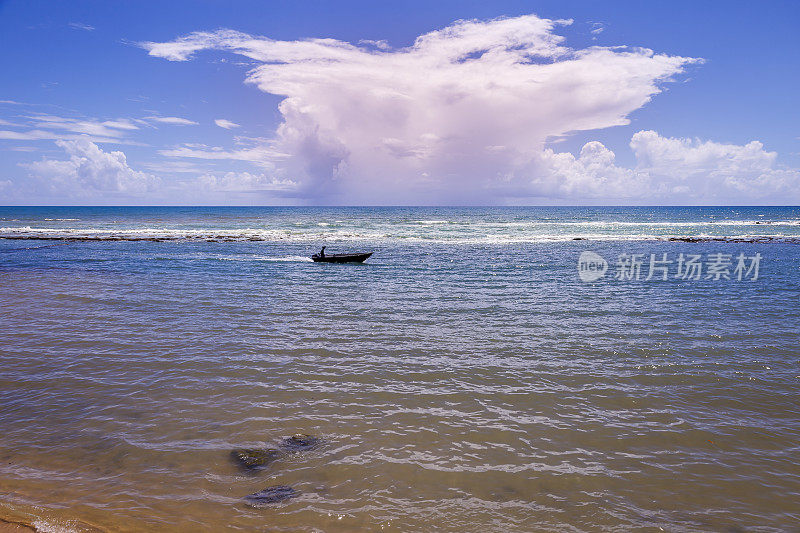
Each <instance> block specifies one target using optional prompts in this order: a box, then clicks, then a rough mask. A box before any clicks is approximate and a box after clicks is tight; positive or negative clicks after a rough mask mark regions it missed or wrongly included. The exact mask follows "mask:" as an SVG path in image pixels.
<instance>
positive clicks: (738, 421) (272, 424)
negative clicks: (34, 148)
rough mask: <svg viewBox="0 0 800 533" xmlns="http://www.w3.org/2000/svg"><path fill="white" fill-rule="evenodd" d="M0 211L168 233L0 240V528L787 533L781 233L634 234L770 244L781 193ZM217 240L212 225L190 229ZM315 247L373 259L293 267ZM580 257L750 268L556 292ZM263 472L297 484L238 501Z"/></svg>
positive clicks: (788, 366)
mask: <svg viewBox="0 0 800 533" xmlns="http://www.w3.org/2000/svg"><path fill="white" fill-rule="evenodd" d="M759 215H761V216H759ZM0 218H3V219H4V220H2V221H0V225H2V226H7V227H14V228H20V227H30V228H45V229H47V231H50V232H51V234H48V235H49V236H51V237H58V238H62V237H59V236H58V235H54V234H53V233H54V232H55V233H58V232H60V233H59V235H61V236H63V235H66V234H72V235H75V234H76V233H78V232H82V233H81V235H82V236H83V237H86V236H87V235H88V236H90V237H91V238H92V239H95V238H101V239H103V238H105V236H107V235H120V234H125V232H134V231H135V232H138V234H145V235H148V236H153V235H155V234H156V232H157V231H160V232H165V231H166V232H168V234H169V236H170V237H175V238H176V239H177V240H172V241H168V242H149V241H110V242H109V241H107V240H86V241H63V240H55V241H41V240H0V287H2V290H1V291H0V339H2V341H0V516H8V517H12V518H19V519H26V520H28V521H32V522H33V521H36V522H38V524H39V525H40V526H45V528H47V527H56V526H57V527H67V528H68V529H69V528H71V529H76V530H85V529H89V528H92V527H96V528H100V529H103V530H109V531H146V530H170V531H187V532H188V531H220V530H226V529H229V530H240V531H251V530H263V531H308V530H319V531H354V530H369V531H374V530H384V531H436V530H438V531H570V530H573V531H604V530H605V531H629V530H641V531H649V530H652V531H658V530H659V528H663V529H665V530H668V531H698V530H707V531H738V530H744V531H751V530H755V531H787V530H789V531H791V530H797V526H796V524H797V522H798V520H800V505H798V504H797V502H798V501H800V466H798V458H800V455H799V454H800V402H798V399H797V394H796V392H797V387H798V385H800V364H798V363H799V361H798V359H800V357H799V356H800V348H798V340H800V339H798V333H800V327H798V326H800V311H798V307H797V301H798V296H800V282H799V281H800V246H797V245H796V244H791V243H770V244H759V243H720V242H700V243H684V242H661V241H658V240H653V239H652V237H653V235H652V233H653V232H656V233H659V232H660V233H659V236H660V237H665V236H667V237H668V236H672V235H706V234H713V235H718V236H736V235H776V234H780V235H781V236H783V237H786V236H790V237H791V236H793V235H797V234H798V231H800V210H798V209H793V208H736V209H727V210H726V209H721V208H715V209H711V208H706V209H700V208H688V209H687V208H683V209H660V210H651V211H647V210H643V209H641V208H639V209H634V208H614V209H610V208H607V209H601V208H598V209H580V210H579V209H560V210H559V209H544V208H528V209H476V210H470V209H441V208H414V209H405V208H404V209H399V208H398V209H378V208H376V209H355V208H329V209H316V210H315V209H261V210H259V209H257V208H248V209H235V208H224V209H223V208H196V209H182V208H164V209H150V210H148V209H135V208H124V209H117V210H114V209H111V208H103V209H99V208H35V209H34V208H1V209H0ZM46 218H60V219H78V220H58V221H54V220H44V219H46ZM337 221H339V222H337ZM415 221H425V222H424V223H422V222H415ZM433 221H445V222H433ZM743 221H744V222H743ZM755 221H761V222H762V223H761V224H757V225H756V224H755V223H754V222H755ZM547 222H552V224H545V223H547ZM654 222H655V223H658V228H662V229H657V230H653V229H652V228H650V227H649V229H647V230H646V232H645V230H643V229H642V224H646V223H654ZM751 222H752V224H751ZM670 223H672V224H671V225H670ZM48 224H49V226H47V225H48ZM319 224H330V225H329V226H320V225H319ZM512 224H517V226H514V225H512ZM680 224H684V225H683V226H680ZM743 224H744V225H743ZM336 225H338V226H337V227H334V226H336ZM548 225H549V226H554V227H550V228H549V229H543V228H544V227H545V226H548ZM575 226H578V227H583V228H585V227H592V228H594V229H592V230H586V229H581V230H575V229H574V227H575ZM778 226H780V227H778ZM320 228H322V229H320ZM329 228H332V229H329ZM515 228H516V229H515ZM519 228H523V229H519ZM565 228H571V229H565ZM597 228H601V229H597ZM663 228H669V229H663ZM676 228H681V229H676ZM6 231H10V232H11V233H14V236H20V234H19V231H16V230H13V231H12V230H6ZM24 231H28V230H24ZM590 231H591V232H595V233H591V234H590V233H589V232H590ZM70 232H71V233H70ZM104 232H105V233H104ZM180 232H183V233H180ZM224 232H229V234H230V235H233V236H234V238H235V239H237V240H235V241H233V242H206V240H205V239H206V237H208V236H209V235H212V236H213V235H220V234H223V233H224ZM253 232H261V233H258V238H259V239H260V240H257V241H256V240H254V241H251V240H248V239H250V238H254V237H253V234H254V233H253ZM269 232H272V233H269ZM331 232H335V233H331ZM596 233H604V235H602V236H601V237H598V236H597V235H596ZM278 235H280V236H278ZM509 235H511V237H509ZM592 235H594V237H592ZM162 236H163V235H162ZM199 236H202V237H199ZM575 236H584V237H590V238H593V239H594V240H590V241H588V242H587V241H572V240H571V239H572V238H574V237H575ZM323 238H324V239H325V240H324V241H323V240H322V239H323ZM323 243H325V244H328V245H329V251H330V252H335V251H338V250H342V251H343V250H350V249H359V250H360V249H365V250H375V255H374V256H373V257H372V258H371V259H370V260H369V261H368V262H367V263H366V264H364V265H326V264H316V263H312V262H309V261H308V260H307V257H308V255H310V254H311V253H312V252H313V251H316V248H317V245H321V244H323ZM585 250H592V251H595V252H597V253H599V254H600V255H601V256H603V257H604V258H606V259H608V261H609V263H611V266H610V269H612V270H613V268H614V264H613V263H614V261H615V258H616V257H617V256H618V255H619V254H622V253H641V254H645V256H646V257H649V255H650V254H651V253H655V254H656V255H657V256H659V257H660V256H661V255H662V254H663V253H667V254H668V257H670V258H673V259H675V258H677V256H678V254H680V253H684V254H687V255H688V254H702V255H704V256H707V255H708V254H714V253H720V252H721V253H725V254H731V255H733V256H736V255H738V254H740V253H744V254H745V256H748V257H751V256H753V255H754V254H755V253H760V254H761V256H762V260H761V265H760V274H759V277H758V279H756V280H754V281H751V280H748V279H743V280H741V281H738V280H736V279H735V277H734V279H731V280H724V279H723V280H718V281H717V280H713V279H704V278H703V279H700V280H688V279H675V278H674V277H672V276H671V277H670V279H668V280H667V281H661V280H657V279H652V280H649V281H644V280H640V281H636V280H617V279H614V278H613V277H611V271H609V275H608V276H606V277H605V278H603V279H601V280H599V281H596V282H593V283H582V282H581V281H580V279H579V278H578V272H577V267H576V265H577V259H578V256H579V255H580V253H581V252H583V251H585ZM671 274H672V273H671ZM298 432H301V433H309V434H313V435H317V436H319V437H321V438H322V439H323V442H322V444H321V445H320V446H319V447H317V448H315V449H313V450H310V451H301V452H298V453H293V454H286V455H284V456H282V457H281V458H280V459H278V460H277V461H275V462H274V463H272V464H271V465H270V466H269V467H267V468H266V469H264V470H262V471H260V472H257V473H248V472H244V471H242V470H240V469H239V468H237V466H236V465H235V464H234V463H232V462H231V460H230V457H229V452H230V450H231V449H233V448H238V447H246V446H252V447H255V446H276V445H277V444H278V443H279V442H280V440H281V439H282V438H283V437H286V436H289V435H291V434H294V433H298ZM270 485H288V486H291V487H293V488H295V489H296V490H298V491H299V492H300V493H301V494H300V495H299V496H298V497H296V498H293V499H290V500H288V501H285V502H281V503H277V504H274V505H270V506H267V507H266V508H263V509H255V508H251V507H248V506H247V504H246V502H245V501H244V500H243V497H244V496H246V495H247V494H250V493H253V492H256V491H259V490H261V489H263V488H265V487H267V486H270Z"/></svg>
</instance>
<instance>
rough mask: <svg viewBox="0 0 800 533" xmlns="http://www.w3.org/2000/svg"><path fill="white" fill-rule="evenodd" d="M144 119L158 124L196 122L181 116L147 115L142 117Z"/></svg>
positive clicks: (176, 124)
mask: <svg viewBox="0 0 800 533" xmlns="http://www.w3.org/2000/svg"><path fill="white" fill-rule="evenodd" d="M144 120H149V121H151V122H158V123H160V124H171V125H173V126H197V124H198V123H197V122H195V121H194V120H189V119H188V118H182V117H160V116H149V117H144Z"/></svg>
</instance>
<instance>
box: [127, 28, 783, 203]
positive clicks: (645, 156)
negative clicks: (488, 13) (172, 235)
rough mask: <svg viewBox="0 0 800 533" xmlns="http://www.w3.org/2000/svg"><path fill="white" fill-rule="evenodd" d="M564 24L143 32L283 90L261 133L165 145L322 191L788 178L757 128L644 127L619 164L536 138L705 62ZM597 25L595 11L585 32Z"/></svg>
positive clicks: (696, 189) (665, 190) (453, 197)
mask: <svg viewBox="0 0 800 533" xmlns="http://www.w3.org/2000/svg"><path fill="white" fill-rule="evenodd" d="M570 23H571V21H564V20H548V19H543V18H539V17H536V16H533V15H529V16H522V17H515V18H502V19H495V20H490V21H477V20H467V21H458V22H456V23H454V24H452V25H450V26H448V27H446V28H444V29H441V30H438V31H433V32H430V33H427V34H424V35H421V36H420V37H418V38H417V39H416V40H415V42H414V43H413V44H412V45H411V46H409V47H405V48H399V49H392V48H391V47H390V46H389V45H388V43H386V42H385V41H361V42H360V43H359V44H358V45H354V44H350V43H347V42H342V41H338V40H334V39H308V40H302V41H279V40H273V39H270V38H267V37H260V36H252V35H248V34H245V33H240V32H236V31H231V30H219V31H216V32H196V33H192V34H189V35H186V36H184V37H180V38H178V39H176V40H174V41H170V42H163V43H154V42H148V43H142V46H143V47H144V48H145V49H146V50H148V52H149V54H150V55H152V56H155V57H161V58H164V59H167V60H170V61H188V60H190V59H192V58H193V57H194V56H195V55H196V54H197V53H198V52H201V51H203V50H219V51H224V52H230V53H233V54H238V55H241V56H244V57H247V58H248V59H249V60H252V61H254V62H255V63H256V64H257V66H256V67H255V68H253V69H252V70H250V71H249V72H248V74H247V77H246V82H247V83H250V84H253V85H255V86H257V87H258V88H259V89H261V90H262V91H264V92H265V93H270V94H274V95H278V96H282V97H283V100H282V101H281V103H280V105H279V108H278V109H279V111H280V113H281V115H282V117H283V121H282V123H281V124H280V126H279V127H278V128H277V130H276V131H275V132H274V135H273V137H272V138H271V139H270V140H269V141H268V142H263V143H261V144H259V145H258V146H253V147H248V148H237V149H223V148H219V147H215V148H210V147H205V146H197V145H194V146H192V145H184V146H181V147H177V148H174V149H172V150H164V151H162V152H161V153H162V154H163V155H166V156H170V157H191V158H201V159H234V160H241V161H249V162H251V163H254V164H258V165H260V166H261V167H262V168H264V169H270V172H271V173H272V176H273V179H275V180H278V181H281V180H290V181H292V182H293V183H295V184H296V185H297V187H296V190H297V191H298V193H299V194H306V195H308V196H309V197H312V199H317V200H321V201H337V200H344V201H350V202H362V201H363V202H383V203H406V202H415V201H419V200H420V199H424V201H426V202H441V203H447V202H477V203H486V202H493V201H503V199H504V198H505V199H508V198H517V199H519V198H564V199H570V200H574V201H576V202H580V201H581V200H582V199H586V198H590V199H594V198H606V199H620V200H626V201H628V200H630V201H635V200H640V201H653V200H663V201H669V200H670V199H682V200H683V201H687V202H692V201H704V200H705V201H715V200H718V201H725V200H729V199H740V200H741V199H745V200H746V199H748V198H773V197H774V198H780V195H781V194H784V193H787V192H791V191H792V188H796V187H797V184H798V177H797V171H794V170H791V169H785V168H781V167H780V166H779V165H778V164H777V161H776V154H775V153H773V152H768V151H766V150H765V149H764V147H763V146H762V145H761V144H760V143H758V142H755V141H754V142H752V143H749V144H747V145H745V146H737V145H730V144H721V143H715V142H711V141H699V140H687V139H673V138H667V137H662V136H660V135H659V134H657V133H656V132H653V131H641V132H639V133H636V134H635V135H633V138H632V140H631V144H630V146H631V149H632V150H633V154H634V155H635V157H636V161H637V163H636V166H635V167H633V168H625V167H621V166H619V165H617V164H616V161H615V159H616V158H615V154H614V153H613V152H612V151H611V150H609V149H608V148H607V147H605V146H604V145H602V144H601V143H599V142H596V141H595V142H589V143H587V144H586V145H585V146H584V147H583V149H582V150H581V151H580V153H579V154H577V155H573V154H571V153H558V152H556V151H554V150H553V149H551V148H547V146H548V141H550V140H553V139H558V138H561V137H563V136H565V135H568V134H572V133H574V132H578V131H588V130H596V129H603V128H608V127H612V126H621V125H627V124H629V118H628V117H629V115H630V114H631V113H632V112H633V111H635V110H637V109H640V108H641V107H642V106H644V105H646V104H647V103H648V102H649V101H650V100H651V99H652V98H653V97H654V96H655V95H657V94H659V93H660V92H661V91H662V90H663V87H664V84H665V83H668V82H670V81H671V80H673V79H674V78H675V77H676V76H677V75H679V74H681V73H683V72H684V71H685V70H686V68H687V67H688V66H689V65H691V64H693V63H698V62H699V61H700V60H698V59H694V58H687V57H679V56H671V55H667V54H662V53H655V52H653V51H652V50H648V49H643V48H624V47H614V48H608V47H589V48H585V49H579V50H576V49H572V48H569V47H568V46H566V43H565V40H564V38H563V37H562V36H561V35H559V34H558V29H559V28H560V27H562V26H564V25H567V24H570ZM603 27H604V26H603V25H602V24H600V23H596V24H593V26H592V28H591V32H592V34H593V35H595V36H596V35H597V34H599V33H600V32H601V31H602V29H603ZM218 125H219V123H218ZM231 179H233V178H231ZM248 179H249V178H248ZM248 179H243V180H241V181H239V184H240V185H241V186H246V185H247V183H248Z"/></svg>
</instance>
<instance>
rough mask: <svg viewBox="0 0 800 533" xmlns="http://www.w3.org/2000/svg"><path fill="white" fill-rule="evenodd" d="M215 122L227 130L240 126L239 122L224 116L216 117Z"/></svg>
mask: <svg viewBox="0 0 800 533" xmlns="http://www.w3.org/2000/svg"><path fill="white" fill-rule="evenodd" d="M214 124H216V125H217V126H219V127H220V128H225V129H226V130H229V129H232V128H238V127H239V124H237V123H235V122H231V121H230V120H227V119H224V118H218V119H216V120H215V121H214Z"/></svg>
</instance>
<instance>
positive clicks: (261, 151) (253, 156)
mask: <svg viewBox="0 0 800 533" xmlns="http://www.w3.org/2000/svg"><path fill="white" fill-rule="evenodd" d="M159 154H161V155H163V156H166V157H188V158H194V159H217V160H231V161H249V162H251V163H254V164H257V165H260V166H264V167H269V168H272V167H273V166H274V162H275V161H278V160H280V159H285V158H286V157H287V156H286V154H282V153H280V152H278V151H276V150H275V149H274V148H273V146H272V144H271V143H266V142H263V141H262V142H261V143H259V144H256V145H255V146H251V147H244V148H238V149H233V150H226V149H224V148H221V147H219V146H206V145H204V144H184V145H183V146H179V147H176V148H172V149H169V150H159Z"/></svg>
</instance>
